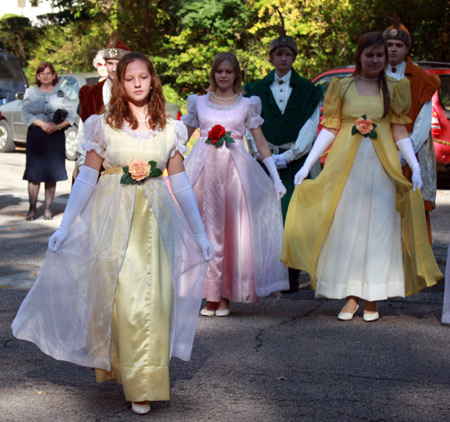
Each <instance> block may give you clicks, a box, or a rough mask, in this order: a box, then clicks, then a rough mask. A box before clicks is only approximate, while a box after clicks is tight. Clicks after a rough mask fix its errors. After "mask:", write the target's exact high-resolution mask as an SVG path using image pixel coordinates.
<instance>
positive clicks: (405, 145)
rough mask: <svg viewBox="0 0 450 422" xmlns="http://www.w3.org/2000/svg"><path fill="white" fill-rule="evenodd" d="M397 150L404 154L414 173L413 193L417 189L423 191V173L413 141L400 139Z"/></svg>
mask: <svg viewBox="0 0 450 422" xmlns="http://www.w3.org/2000/svg"><path fill="white" fill-rule="evenodd" d="M397 148H398V149H399V151H400V152H401V153H402V155H403V157H404V158H405V160H406V162H407V163H408V166H409V167H410V169H411V171H412V184H413V191H415V190H416V188H419V189H422V186H423V181H422V172H421V171H420V165H419V162H418V161H417V158H416V154H414V148H413V144H412V142H411V139H410V138H403V139H400V140H399V141H397Z"/></svg>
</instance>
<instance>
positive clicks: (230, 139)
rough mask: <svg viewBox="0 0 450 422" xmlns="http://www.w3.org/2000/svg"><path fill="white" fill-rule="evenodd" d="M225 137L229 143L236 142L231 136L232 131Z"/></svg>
mask: <svg viewBox="0 0 450 422" xmlns="http://www.w3.org/2000/svg"><path fill="white" fill-rule="evenodd" d="M223 138H224V139H225V142H228V143H229V144H234V139H233V138H232V137H231V132H227V133H226V134H225V135H224V136H223Z"/></svg>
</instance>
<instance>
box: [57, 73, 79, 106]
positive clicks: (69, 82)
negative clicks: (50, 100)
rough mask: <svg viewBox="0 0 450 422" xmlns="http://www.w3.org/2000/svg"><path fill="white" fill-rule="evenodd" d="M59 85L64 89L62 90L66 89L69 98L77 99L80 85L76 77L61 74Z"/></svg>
mask: <svg viewBox="0 0 450 422" xmlns="http://www.w3.org/2000/svg"><path fill="white" fill-rule="evenodd" d="M60 86H61V88H63V89H64V91H66V93H67V96H68V97H69V100H73V101H75V100H78V93H79V92H80V86H79V84H78V81H77V80H76V78H74V77H73V76H63V78H62V81H61V83H60Z"/></svg>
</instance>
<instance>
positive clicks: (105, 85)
mask: <svg viewBox="0 0 450 422" xmlns="http://www.w3.org/2000/svg"><path fill="white" fill-rule="evenodd" d="M129 51H131V50H130V48H129V47H128V46H127V45H126V44H125V43H123V42H122V41H116V42H114V43H111V44H109V45H108V46H107V47H106V49H105V50H104V55H103V58H104V59H105V64H106V70H107V72H108V77H107V78H106V79H105V80H103V81H101V82H97V83H96V84H94V85H92V86H89V85H85V86H83V87H82V88H81V89H80V95H79V97H80V117H81V120H83V122H84V121H85V120H86V119H87V118H88V117H90V116H92V115H93V114H101V113H103V112H105V109H106V106H107V105H108V103H109V100H110V98H111V84H112V81H113V80H114V78H115V77H116V69H117V63H119V60H120V59H121V58H122V57H123V56H124V55H125V54H127V53H128V52H129Z"/></svg>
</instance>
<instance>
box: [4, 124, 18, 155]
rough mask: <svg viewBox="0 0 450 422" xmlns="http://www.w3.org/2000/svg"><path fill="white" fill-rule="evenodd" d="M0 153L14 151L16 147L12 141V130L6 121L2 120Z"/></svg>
mask: <svg viewBox="0 0 450 422" xmlns="http://www.w3.org/2000/svg"><path fill="white" fill-rule="evenodd" d="M0 132H1V134H0V152H11V151H14V149H15V148H16V145H15V144H14V141H13V139H12V133H11V128H10V126H9V124H8V122H7V121H6V120H0Z"/></svg>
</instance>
